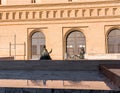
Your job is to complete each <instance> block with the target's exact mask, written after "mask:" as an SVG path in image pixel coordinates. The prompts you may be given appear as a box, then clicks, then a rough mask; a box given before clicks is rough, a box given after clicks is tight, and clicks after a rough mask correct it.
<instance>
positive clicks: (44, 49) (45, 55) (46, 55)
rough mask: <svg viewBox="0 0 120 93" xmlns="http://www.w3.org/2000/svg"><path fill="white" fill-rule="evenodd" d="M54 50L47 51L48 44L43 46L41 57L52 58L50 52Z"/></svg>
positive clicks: (41, 58) (42, 58)
mask: <svg viewBox="0 0 120 93" xmlns="http://www.w3.org/2000/svg"><path fill="white" fill-rule="evenodd" d="M51 52H52V49H51V51H50V52H48V51H47V49H46V46H45V45H44V46H43V49H42V50H41V57H40V60H51V57H50V55H49V54H50V53H51Z"/></svg>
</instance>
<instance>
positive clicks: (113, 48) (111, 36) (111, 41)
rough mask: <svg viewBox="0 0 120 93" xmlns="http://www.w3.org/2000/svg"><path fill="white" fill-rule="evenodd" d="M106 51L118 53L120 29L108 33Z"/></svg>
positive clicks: (119, 51) (119, 49) (119, 50)
mask: <svg viewBox="0 0 120 93" xmlns="http://www.w3.org/2000/svg"><path fill="white" fill-rule="evenodd" d="M108 53H120V29H112V30H111V31H110V32H109V33H108Z"/></svg>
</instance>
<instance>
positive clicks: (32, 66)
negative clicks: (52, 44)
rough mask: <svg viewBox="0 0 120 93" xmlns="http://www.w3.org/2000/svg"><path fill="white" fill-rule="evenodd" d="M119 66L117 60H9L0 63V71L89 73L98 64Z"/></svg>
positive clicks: (95, 68) (97, 66)
mask: <svg viewBox="0 0 120 93" xmlns="http://www.w3.org/2000/svg"><path fill="white" fill-rule="evenodd" d="M113 63H114V64H120V62H119V60H78V61H75V60H54V61H53V60H48V61H47V60H44V61H40V60H38V61H35V60H26V61H21V60H13V61H12V60H11V61H7V60H6V61H5V60H2V61H0V70H44V71H82V70H83V71H90V70H99V65H100V64H113Z"/></svg>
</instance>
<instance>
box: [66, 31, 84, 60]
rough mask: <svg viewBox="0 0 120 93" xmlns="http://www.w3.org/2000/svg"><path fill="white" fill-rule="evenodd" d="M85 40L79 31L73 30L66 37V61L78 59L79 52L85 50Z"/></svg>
mask: <svg viewBox="0 0 120 93" xmlns="http://www.w3.org/2000/svg"><path fill="white" fill-rule="evenodd" d="M85 45H86V40H85V36H84V34H83V33H82V32H81V31H78V30H74V31H71V32H70V33H68V35H67V36H66V54H67V59H73V60H77V59H79V55H80V50H81V48H82V47H83V48H84V50H85V47H86V46H85Z"/></svg>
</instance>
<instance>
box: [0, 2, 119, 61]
mask: <svg viewBox="0 0 120 93" xmlns="http://www.w3.org/2000/svg"><path fill="white" fill-rule="evenodd" d="M104 3H105V2H103V3H96V2H95V3H92V4H91V3H88V4H85V3H77V4H76V3H71V4H68V3H63V4H43V5H42V4H38V5H20V6H1V7H0V11H1V12H0V43H1V46H0V56H1V57H3V56H14V57H15V59H31V38H30V34H31V33H32V32H33V31H35V30H36V31H41V32H43V33H44V35H45V37H46V46H47V49H48V51H50V50H51V49H53V52H52V53H51V57H52V59H54V60H61V59H64V58H65V49H66V41H65V40H66V35H67V34H68V32H69V31H73V30H78V31H81V32H83V34H84V35H85V38H86V56H85V57H86V58H87V59H93V58H94V59H95V58H97V59H99V58H104V59H105V58H112V59H118V56H119V54H116V55H114V54H111V55H107V42H106V35H107V33H108V31H109V30H110V29H111V28H119V27H120V25H119V24H120V18H119V15H120V12H119V11H120V6H119V4H120V2H119V1H113V2H107V3H106V4H104ZM100 55H102V56H100Z"/></svg>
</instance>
